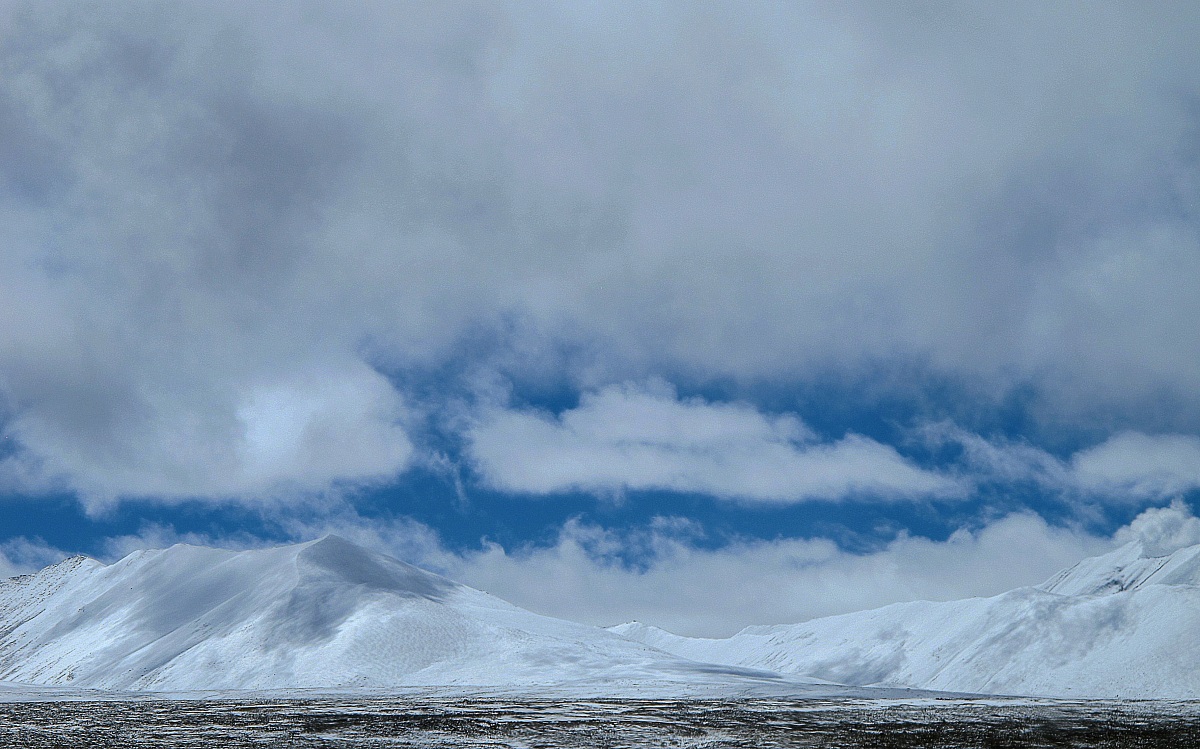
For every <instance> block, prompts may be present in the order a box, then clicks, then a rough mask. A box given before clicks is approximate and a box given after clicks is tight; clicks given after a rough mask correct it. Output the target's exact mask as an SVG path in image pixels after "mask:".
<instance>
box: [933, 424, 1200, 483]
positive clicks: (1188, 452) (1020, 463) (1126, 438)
mask: <svg viewBox="0 0 1200 749" xmlns="http://www.w3.org/2000/svg"><path fill="white" fill-rule="evenodd" d="M919 432H920V434H921V435H922V436H923V438H924V439H926V440H927V441H928V442H929V443H930V444H934V445H940V444H945V443H954V444H956V445H959V446H960V447H961V448H962V449H963V459H962V463H963V469H962V470H963V475H964V477H965V478H970V479H971V480H972V481H974V482H976V483H978V482H983V481H1000V482H1032V483H1035V484H1038V485H1040V486H1042V487H1043V488H1045V489H1049V490H1052V491H1057V492H1065V493H1069V494H1072V495H1083V496H1088V497H1100V498H1104V499H1108V500H1117V501H1124V502H1145V501H1148V500H1149V501H1161V500H1163V499H1167V498H1169V497H1173V496H1176V495H1179V494H1182V493H1185V492H1188V491H1192V490H1194V489H1197V488H1200V439H1198V438H1196V437H1194V436H1191V435H1186V434H1158V435H1149V434H1142V433H1140V432H1121V433H1119V434H1116V435H1114V436H1112V437H1110V438H1108V439H1107V440H1105V441H1104V442H1102V443H1100V444H1098V445H1095V446H1093V447H1089V448H1085V449H1083V450H1080V451H1078V452H1076V453H1075V454H1074V455H1072V456H1070V458H1068V459H1067V460H1060V459H1058V458H1056V457H1055V456H1053V455H1051V454H1050V453H1048V452H1046V451H1045V450H1042V449H1040V448H1037V447H1034V446H1033V445H1030V444H1028V443H1026V442H1021V441H1011V440H1002V439H997V440H988V439H985V438H984V437H981V436H980V435H977V434H972V433H970V432H967V431H966V430H963V429H961V428H959V427H957V426H955V425H953V424H950V423H946V422H943V423H938V424H931V425H927V426H926V427H924V428H923V429H921V430H919Z"/></svg>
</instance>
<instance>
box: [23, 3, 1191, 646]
mask: <svg viewBox="0 0 1200 749" xmlns="http://www.w3.org/2000/svg"><path fill="white" fill-rule="evenodd" d="M1198 27H1200V15H1198V13H1197V11H1196V9H1195V8H1194V6H1193V5H1192V4H1187V3H1154V4H1139V5H1138V6H1137V7H1133V6H1130V5H1129V4H1125V3H1104V2H1093V3H1080V4H1055V5H1053V6H1047V5H1045V4H1040V3H1006V4H1003V5H999V6H996V7H980V6H979V5H978V4H966V3H962V4H960V3H928V4H916V5H913V4H908V5H905V6H903V7H900V6H889V5H887V4H882V5H880V4H875V3H843V4H838V5H836V6H830V5H827V4H804V3H799V4H789V5H786V6H785V5H777V4H766V3H728V4H721V3H712V4H706V5H704V6H703V7H702V8H701V7H697V6H695V4H689V3H661V4H650V5H642V6H633V5H630V4H620V3H593V4H587V5H583V4H578V3H557V4H556V3H515V4H508V3H493V2H487V3H470V2H464V3H456V4H453V5H451V6H447V5H445V4H438V3H379V4H374V3H362V4H356V5H354V6H351V7H350V8H349V9H346V8H338V9H337V10H336V12H335V11H334V10H331V9H329V8H327V7H324V6H323V5H322V4H318V3H305V2H300V3H295V2H292V3H252V4H247V3H220V2H214V3H206V4H204V5H187V4H177V5H171V6H163V5H156V4H150V3H112V4H106V5H105V6H103V7H101V8H88V7H83V6H71V5H60V6H56V7H53V8H49V7H46V6H44V5H38V4H25V3H20V2H14V3H7V4H4V5H2V6H0V35H2V39H0V136H2V137H0V226H3V227H4V229H3V234H2V235H0V239H2V241H3V251H2V252H0V298H2V299H3V300H4V302H5V303H4V304H3V305H2V307H0V435H2V442H0V497H2V501H0V571H4V572H9V573H17V572H21V571H25V570H28V569H33V568H36V567H38V566H40V565H42V564H46V563H49V562H52V561H55V560H56V559H57V558H61V557H62V556H64V555H66V554H71V553H87V554H90V555H93V556H96V557H98V558H101V559H106V560H107V559H112V558H116V557H118V556H120V555H121V554H122V553H125V552H127V551H129V550H131V549H134V548H140V547H145V546H157V545H164V544H170V543H176V542H189V543H206V544H216V545H225V546H232V547H251V546H257V545H264V544H274V543H284V542H291V541H298V540H304V539H307V538H311V537H314V536H317V535H320V534H323V533H327V532H337V533H341V534H343V535H346V536H347V537H349V538H352V539H354V540H356V541H358V542H360V543H363V544H366V545H369V546H372V547H374V548H378V549H381V550H385V551H387V552H389V553H392V554H395V555H397V556H400V557H402V558H405V559H407V560H409V561H413V562H415V563H418V564H422V565H425V566H427V567H430V568H432V569H436V570H438V571H441V572H444V573H445V574H448V575H451V576H453V577H455V578H456V579H460V580H462V581H464V582H467V583H468V584H472V585H476V586H478V587H482V588H485V589H487V590H489V591H491V592H494V593H496V594H497V595H501V596H502V597H505V598H508V599H510V600H513V601H514V602H516V603H518V604H520V605H525V606H528V607H530V608H534V609H535V610H538V611H542V612H545V613H549V614H553V615H558V616H566V617H570V618H576V619H580V620H584V621H589V622H594V623H599V624H612V623H617V622H620V621H623V620H626V619H631V618H639V619H642V620H645V621H649V622H652V623H655V624H660V625H662V626H666V627H668V628H673V629H675V630H677V631H680V632H684V633H688V634H720V633H728V632H730V631H733V630H734V629H736V628H738V627H740V626H744V625H746V624H753V623H768V622H781V621H796V620H799V619H803V618H808V617H812V616H818V615H822V614H830V613H838V612H841V611H847V610H852V609H854V608H862V607H866V606H873V605H882V604H885V603H889V602H892V601H896V600H905V599H909V598H948V597H955V596H964V595H983V594H989V593H995V592H999V591H1001V590H1004V589H1006V588H1009V587H1013V586H1016V585H1021V584H1030V583H1035V582H1038V581H1039V580H1040V579H1042V578H1044V577H1046V576H1048V575H1049V574H1051V573H1052V572H1054V571H1055V570H1057V569H1058V568H1060V567H1062V566H1064V565H1067V564H1070V563H1072V562H1074V561H1075V560H1077V559H1079V558H1081V557H1083V556H1086V555H1087V554H1091V553H1097V552H1100V551H1103V550H1105V549H1107V548H1110V547H1111V546H1112V545H1113V544H1115V543H1121V542H1125V541H1129V540H1131V539H1135V538H1148V537H1150V536H1153V539H1152V540H1153V541H1154V542H1155V543H1159V542H1160V541H1161V539H1162V538H1169V539H1173V540H1172V541H1171V542H1172V543H1176V542H1178V543H1183V542H1184V541H1187V540H1188V539H1191V535H1190V534H1193V531H1194V530H1195V528H1196V522H1197V521H1196V519H1195V518H1194V517H1193V514H1192V512H1193V508H1194V506H1195V505H1196V503H1197V501H1198V500H1200V395H1198V394H1200V334H1198V333H1197V323H1198V322H1200V295H1197V294H1196V293H1195V289H1196V287H1197V282H1200V235H1198V231H1200V221H1198V216H1200V135H1198V134H1200V127H1198V126H1200V87H1198V84H1197V81H1200V50H1198V49H1197V47H1196V45H1195V43H1194V38H1195V30H1196V29H1197V28H1198ZM1196 540H1200V537H1197V539H1196Z"/></svg>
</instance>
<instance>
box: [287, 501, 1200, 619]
mask: <svg viewBox="0 0 1200 749" xmlns="http://www.w3.org/2000/svg"><path fill="white" fill-rule="evenodd" d="M1164 512H1165V511H1159V510H1151V511H1147V512H1146V513H1144V514H1143V515H1141V516H1139V518H1138V519H1137V520H1135V521H1134V523H1133V524H1132V525H1131V526H1129V527H1126V528H1124V529H1122V530H1120V531H1119V532H1118V533H1117V535H1116V536H1115V538H1114V537H1106V536H1097V535H1092V534H1090V533H1088V532H1085V531H1083V530H1080V529H1076V528H1063V527H1054V526H1051V525H1048V524H1047V523H1046V522H1045V521H1044V520H1043V519H1042V518H1040V517H1038V516H1037V515H1035V514H1032V513H1016V514H1011V515H1007V516H1004V517H999V518H995V519H993V520H991V521H990V522H987V523H985V524H983V525H981V526H980V527H977V528H963V529H961V530H959V531H956V532H955V533H953V534H951V535H950V537H949V538H948V539H946V540H945V541H935V540H931V539H928V538H922V537H919V536H911V535H906V534H901V535H900V536H898V537H897V538H895V539H894V540H892V541H891V542H889V543H887V544H885V545H884V546H882V547H881V548H879V549H877V550H875V551H871V552H867V553H853V552H849V551H845V550H842V549H840V548H839V547H838V546H837V544H835V543H834V542H833V541H831V540H829V539H824V538H787V537H783V538H776V539H749V538H734V539H730V540H726V541H724V542H722V543H720V544H717V545H714V544H713V543H712V540H711V539H708V538H706V537H705V532H704V529H703V527H702V526H701V525H700V524H698V523H697V522H696V521H694V520H690V519H686V518H678V517H658V518H655V519H654V520H653V521H651V522H649V523H647V524H645V525H643V526H638V527H632V528H626V529H622V530H614V529H610V528H604V527H602V526H600V525H597V524H594V523H589V522H584V521H581V520H578V519H575V520H571V521H568V522H567V523H565V524H564V525H563V526H562V527H561V528H560V530H559V533H558V536H557V538H556V539H555V540H554V541H553V542H551V543H549V544H548V545H542V544H528V545H518V546H513V547H509V548H505V547H503V546H501V545H499V544H496V543H492V542H487V541H485V542H484V543H483V544H482V546H481V547H480V548H478V549H462V550H451V549H449V548H447V547H446V546H445V545H444V544H443V543H442V542H441V540H440V539H439V537H438V535H437V533H436V532H434V531H433V530H432V529H430V528H429V527H428V526H425V525H423V524H421V523H417V522H414V521H412V520H410V519H404V518H399V519H396V520H394V521H387V520H382V519H377V518H375V519H373V518H364V517H361V516H359V515H356V514H355V513H354V512H353V511H348V512H345V513H342V514H340V515H338V516H336V517H331V518H326V519H315V520H312V521H307V522H299V521H296V522H293V523H291V524H290V525H289V526H288V532H289V534H291V536H292V537H293V538H296V539H298V540H300V539H309V538H316V537H318V536H320V535H322V534H324V533H328V532H334V533H338V534H340V535H342V536H345V537H346V538H349V539H351V540H353V541H355V542H357V543H360V544H362V545H365V546H368V547H370V548H374V549H376V550H378V551H382V552H384V553H388V554H392V555H394V556H396V557H398V558H401V559H404V560H405V561H408V562H411V563H413V564H417V565H421V566H424V567H426V568H427V569H431V570H434V571H436V572H438V573H440V574H443V575H446V576H448V577H450V578H451V579H453V580H457V581H459V582H462V583H465V584H467V585H470V586H472V587H475V588H479V589H481V590H485V591H487V592H489V593H492V594H494V595H496V596H499V597H501V598H503V599H505V600H508V601H511V602H513V603H515V604H517V605H519V606H522V607H525V608H528V609H530V610H533V611H536V612H538V613H542V614H546V615H549V616H556V617H562V618H566V619H571V620H575V621H582V622H586V623H590V624H596V625H601V626H606V625H612V624H618V623H620V622H623V621H629V620H634V619H636V620H638V621H642V622H646V623H649V624H654V625H656V626H660V627H664V628H667V629H669V630H671V631H674V632H678V633H681V634H690V635H697V636H724V635H728V634H731V633H732V632H734V631H737V630H738V629H741V628H742V627H745V626H748V625H751V624H772V623H786V622H798V621H804V620H807V619H810V618H814V617H819V616H829V615H833V614H840V613H846V612H850V611H858V610H862V609H866V608H872V607H876V606H883V605H886V604H889V603H894V602H899V601H909V600H917V599H925V600H950V599H955V598H962V597H970V596H987V595H995V594H998V593H1001V592H1004V591H1006V590H1010V589H1012V588H1015V587H1020V586H1023V585H1036V584H1038V583H1041V582H1044V581H1045V580H1046V579H1048V578H1050V577H1051V576H1052V575H1053V574H1054V573H1056V572H1058V571H1059V570H1061V569H1064V568H1066V567H1069V566H1071V565H1072V564H1074V563H1075V562H1077V561H1079V560H1080V559H1082V558H1084V557H1087V556H1092V555H1096V554H1101V553H1104V552H1106V551H1109V550H1110V549H1111V548H1112V547H1113V545H1114V544H1116V543H1125V542H1126V541H1128V540H1130V539H1131V538H1132V536H1131V535H1130V534H1141V535H1143V536H1146V535H1147V534H1148V533H1149V531H1147V529H1146V528H1147V526H1150V525H1164V524H1166V525H1170V524H1171V523H1175V524H1176V525H1179V521H1180V518H1183V520H1182V524H1183V525H1186V526H1188V527H1190V525H1191V524H1194V518H1193V519H1192V520H1190V521H1189V520H1186V518H1188V517H1191V515H1190V513H1188V512H1187V511H1186V510H1185V509H1180V508H1176V509H1175V510H1172V511H1171V513H1174V514H1170V515H1169V519H1167V520H1163V519H1162V518H1159V519H1155V518H1156V516H1155V513H1160V514H1161V513H1164ZM1176 535H1178V534H1176Z"/></svg>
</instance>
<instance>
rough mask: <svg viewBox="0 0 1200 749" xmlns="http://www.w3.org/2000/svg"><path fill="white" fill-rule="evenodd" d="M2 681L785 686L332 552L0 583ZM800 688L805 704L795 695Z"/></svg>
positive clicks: (150, 558)
mask: <svg viewBox="0 0 1200 749" xmlns="http://www.w3.org/2000/svg"><path fill="white" fill-rule="evenodd" d="M0 681H6V682H17V683H21V684H27V685H70V686H72V687H76V688H93V689H119V690H160V691H188V690H223V689H293V688H355V687H375V688H388V687H392V688H394V687H402V686H437V687H455V686H459V687H465V686H470V685H480V686H497V685H502V686H508V687H512V686H521V685H525V686H534V685H546V684H553V685H559V686H561V685H565V684H571V683H578V682H588V683H592V684H602V685H603V688H604V689H603V691H609V692H614V693H616V692H619V691H620V689H621V686H622V685H627V686H630V687H631V688H634V687H637V686H638V685H641V684H646V683H651V682H664V681H665V682H673V683H675V684H677V685H681V686H683V685H694V684H704V683H708V684H714V683H721V684H725V685H726V686H730V685H737V684H741V685H743V686H745V685H752V684H757V683H764V682H771V683H778V680H777V679H776V678H775V677H774V676H773V675H770V674H761V673H752V672H749V671H746V670H744V669H737V668H727V667H720V666H712V665H704V664H698V663H691V662H689V661H685V660H683V659H681V658H679V657H676V656H672V655H669V654H667V653H664V652H662V651H659V650H656V649H654V648H651V647H648V646H646V645H644V644H641V643H636V642H633V641H631V640H628V639H626V638H622V637H619V636H617V635H615V634H611V633H609V632H606V631H604V630H603V629H599V628H596V627H589V626H586V625H582V624H575V623H571V622H566V621H562V620H558V619H552V618H549V617H544V616H539V615H536V614H533V613H531V612H528V611H525V610H523V609H520V608H517V607H515V606H512V605H510V604H508V603H505V602H504V601H501V600H499V599H497V598H494V597H492V596H490V595H488V594H486V593H483V592H481V591H478V590H474V589H472V588H468V587H466V586H463V585H459V584H457V583H454V582H452V581H450V580H447V579H445V578H442V577H439V576H437V575H434V574H432V573H429V572H426V571H424V570H421V569H418V568H416V567H412V566H410V565H407V564H405V563H403V562H400V561H398V560H395V559H392V558H390V557H386V556H383V555H379V554H374V553H371V552H368V551H365V550H364V549H361V548H359V547H357V546H354V545H353V544H351V543H349V542H347V541H345V540H342V539H340V538H337V537H334V536H328V537H326V538H323V539H321V540H319V541H313V542H309V543H306V544H300V545H296V546H285V547H280V548H274V549H262V550H253V551H243V552H234V551H224V550H219V549H208V548H200V547H195V546H186V545H179V546H174V547H171V548H170V549H165V550H160V551H140V552H135V553H133V554H131V555H130V556H128V557H126V558H124V559H122V560H121V561H119V562H116V563H114V564H112V565H108V566H106V565H103V564H101V563H99V562H97V561H94V560H92V559H87V558H84V557H75V558H72V559H68V560H66V561H64V562H62V563H60V564H57V565H54V566H52V567H48V568H46V569H44V570H42V571H41V572H39V573H37V574H34V575H26V576H23V577H19V578H12V579H9V580H4V581H0ZM797 688H802V687H800V686H797Z"/></svg>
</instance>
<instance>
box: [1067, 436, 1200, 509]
mask: <svg viewBox="0 0 1200 749" xmlns="http://www.w3.org/2000/svg"><path fill="white" fill-rule="evenodd" d="M1071 468H1072V471H1073V473H1074V475H1075V479H1076V481H1078V483H1079V484H1080V486H1081V487H1083V488H1085V489H1087V490H1090V491H1095V492H1102V493H1105V494H1114V495H1120V494H1127V495H1129V496H1131V497H1139V498H1140V497H1164V496H1170V495H1172V494H1179V493H1181V492H1186V491H1190V490H1192V489H1196V488H1198V487H1200V438H1197V437H1194V436H1192V435H1185V434H1159V435H1148V434H1140V433H1137V432H1123V433H1121V434H1117V435H1115V436H1113V437H1111V438H1109V439H1108V440H1107V441H1105V442H1104V443H1102V444H1100V445H1097V446H1095V447H1092V448H1089V449H1087V450H1082V451H1080V452H1078V453H1076V454H1075V455H1074V456H1072V457H1071Z"/></svg>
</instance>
